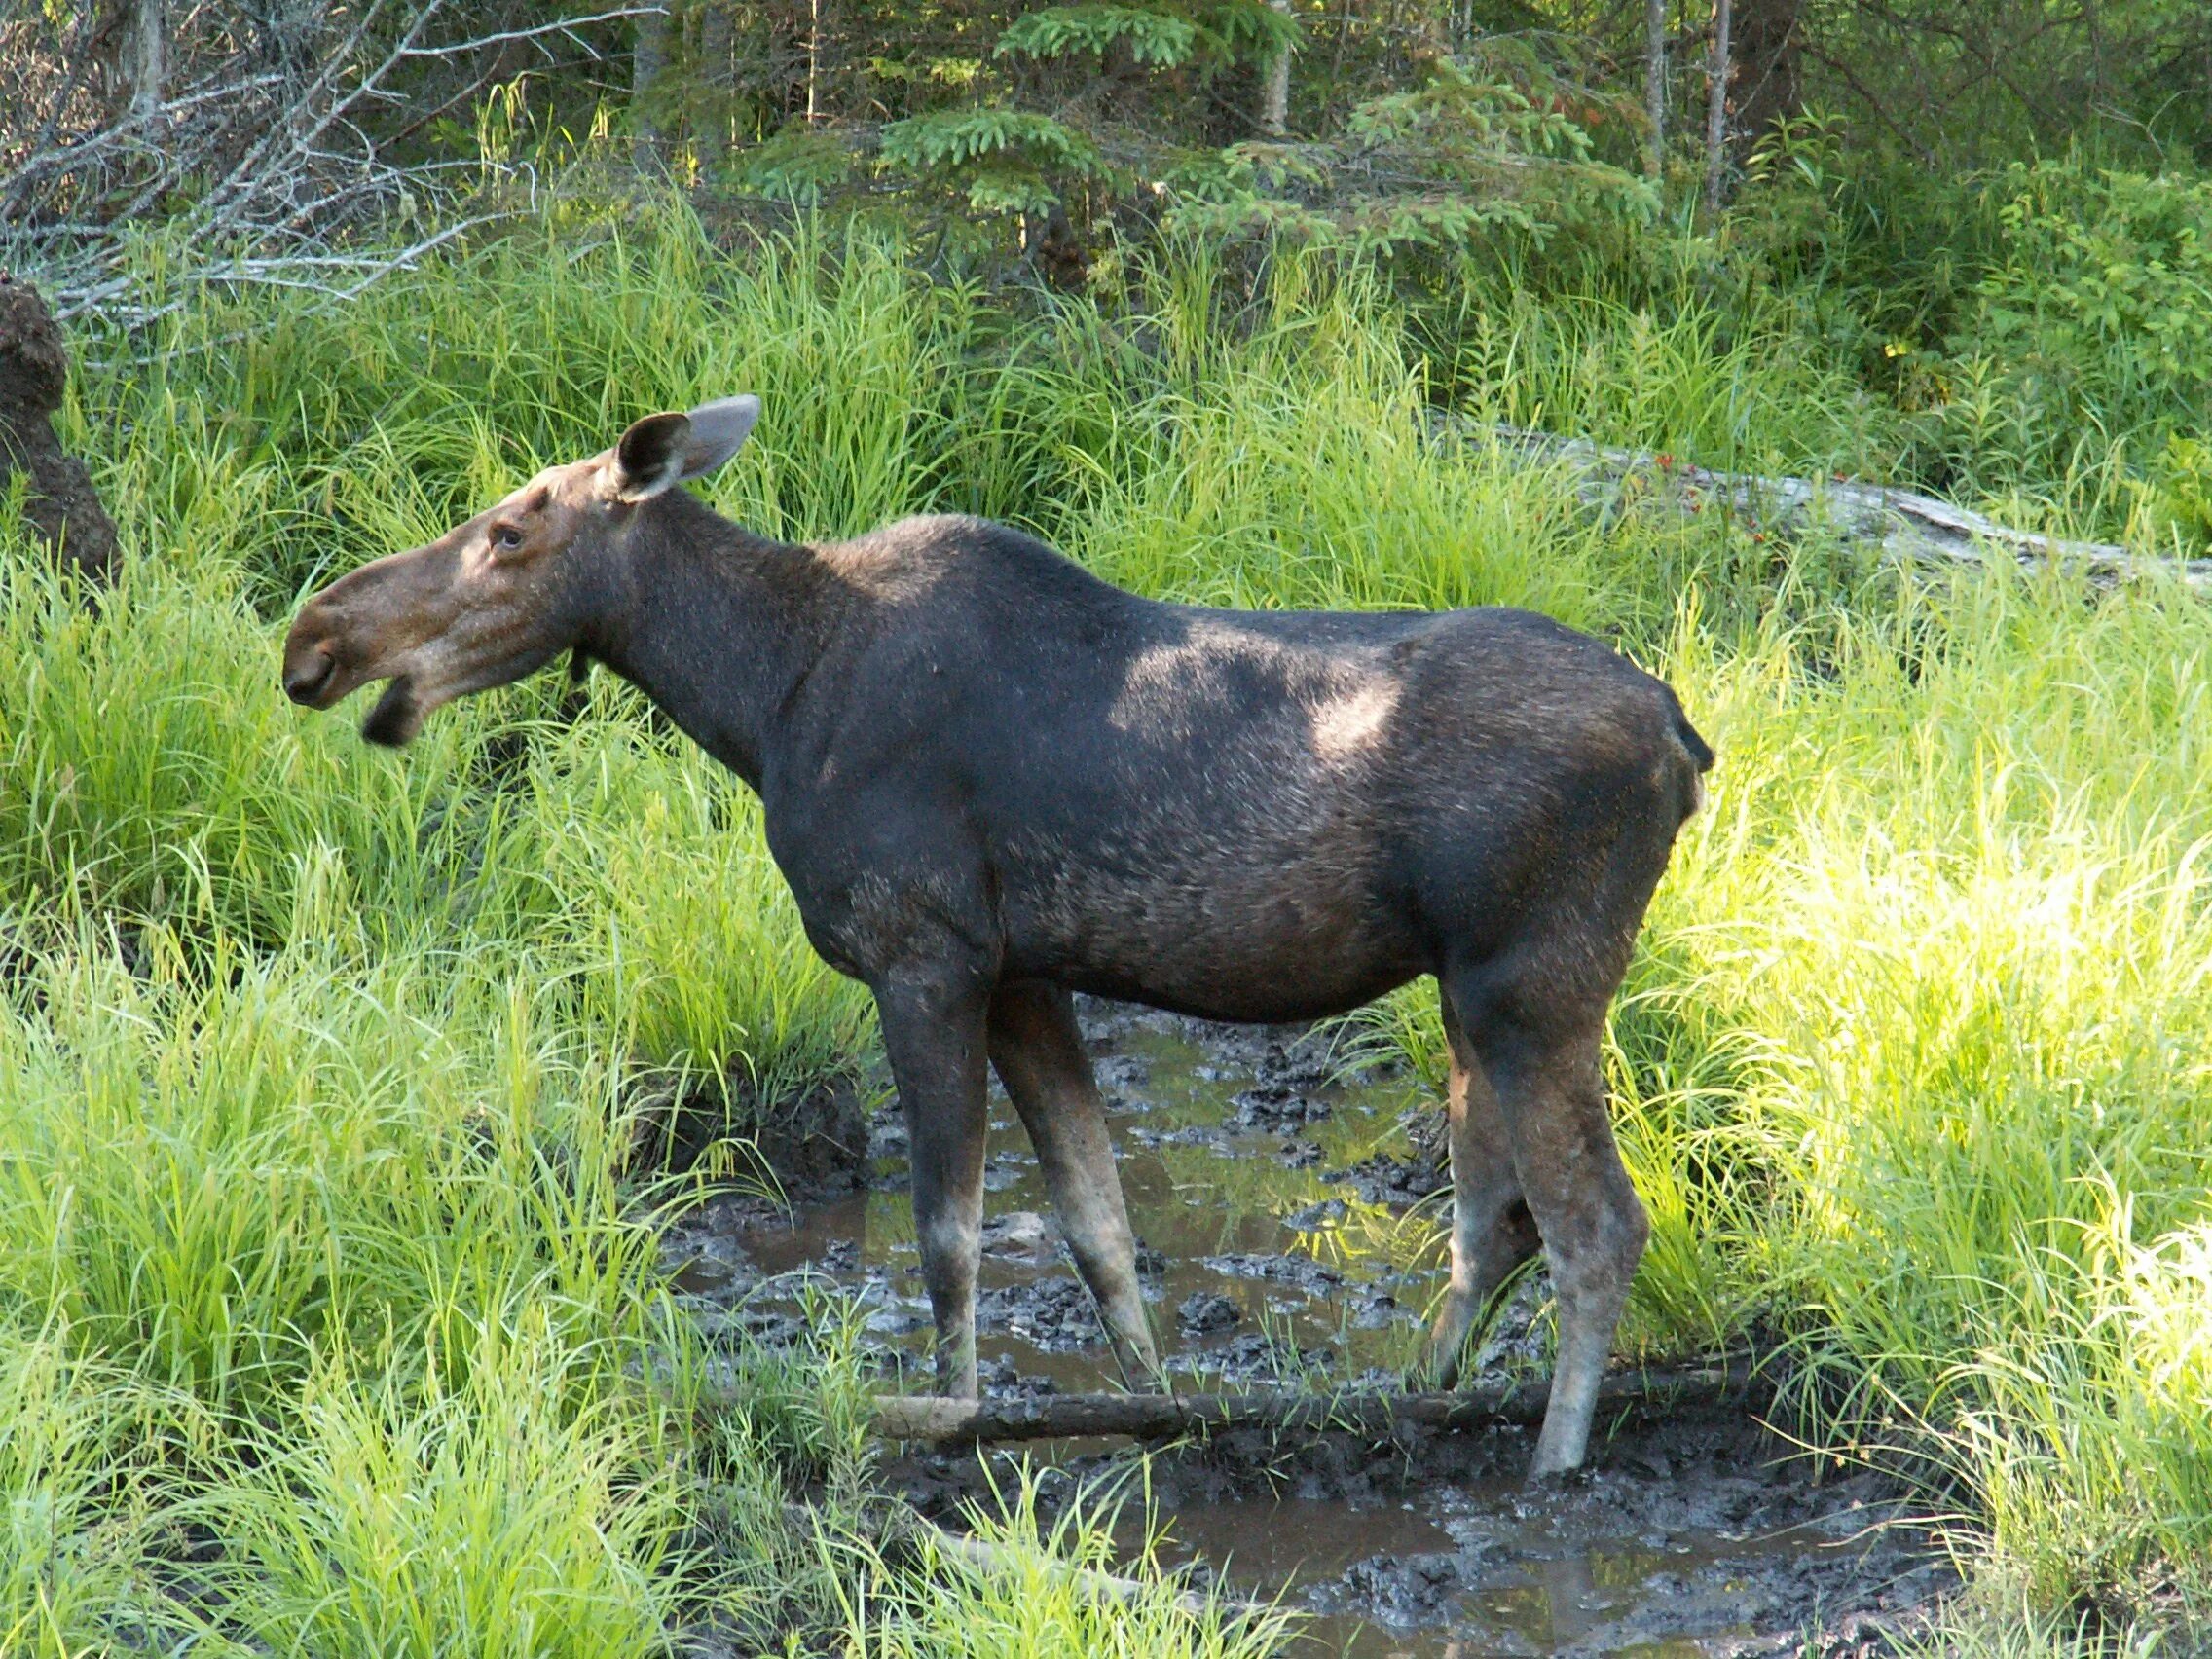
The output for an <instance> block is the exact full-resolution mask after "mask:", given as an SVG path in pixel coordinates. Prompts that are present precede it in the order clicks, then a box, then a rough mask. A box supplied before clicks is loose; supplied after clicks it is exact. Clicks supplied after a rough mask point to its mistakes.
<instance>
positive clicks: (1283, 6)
mask: <svg viewBox="0 0 2212 1659" xmlns="http://www.w3.org/2000/svg"><path fill="white" fill-rule="evenodd" d="M1268 5H1269V6H1270V7H1271V8H1272V10H1274V11H1276V12H1279V13H1281V14H1282V15H1283V16H1284V17H1286V18H1287V17H1289V16H1290V0H1268ZM1260 130H1261V131H1262V132H1264V133H1266V134H1267V135H1268V136H1269V137H1270V138H1280V137H1282V136H1283V135H1284V134H1285V133H1287V132H1288V131H1289V130H1290V48H1289V47H1287V46H1286V47H1284V48H1283V49H1282V50H1281V51H1280V52H1278V53H1276V54H1275V55H1274V60H1273V61H1272V62H1271V63H1270V64H1269V65H1268V79H1267V83H1266V85H1265V86H1264V87H1263V88H1262V89H1261V93H1260Z"/></svg>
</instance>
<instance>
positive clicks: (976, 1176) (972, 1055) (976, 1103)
mask: <svg viewBox="0 0 2212 1659" xmlns="http://www.w3.org/2000/svg"><path fill="white" fill-rule="evenodd" d="M875 1001H876V1009H877V1012H878V1014H880V1015H881V1018H882V1022H883V1046H884V1050H885V1051H886V1052H887V1053H888V1054H889V1056H890V1059H891V1075H892V1079H893V1081H894V1082H895V1083H897V1085H898V1086H899V1104H900V1106H901V1108H902V1109H903V1112H904V1114H905V1118H906V1135H907V1141H908V1144H909V1147H910V1148H911V1159H912V1168H913V1196H914V1233H915V1235H916V1238H917V1240H918V1241H919V1243H920V1245H921V1252H922V1279H923V1282H924V1283H925V1284H926V1285H927V1286H928V1288H929V1293H930V1311H931V1313H932V1314H933V1315H934V1316H935V1319H936V1323H937V1376H938V1386H939V1387H940V1389H941V1390H942V1391H943V1392H945V1393H947V1394H950V1395H952V1396H953V1397H955V1398H957V1399H967V1400H972V1399H974V1398H976V1394H977V1388H976V1270H977V1264H978V1262H979V1260H980V1258H981V1255H982V1226H983V1137H984V1131H985V1128H986V1126H987V1124H988V1118H987V1115H986V1107H985V1098H984V1093H985V1083H986V1080H985V1074H984V1069H983V1068H984V1010H985V993H984V992H983V991H982V990H981V989H979V988H976V987H972V986H969V985H966V984H961V983H958V982H948V981H946V980H945V979H943V978H941V977H939V976H935V975H920V976H901V977H892V978H887V979H886V980H885V981H884V982H882V983H879V984H878V985H877V986H876V987H875Z"/></svg>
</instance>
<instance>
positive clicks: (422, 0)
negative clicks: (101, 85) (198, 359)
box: [0, 0, 666, 327]
mask: <svg viewBox="0 0 2212 1659" xmlns="http://www.w3.org/2000/svg"><path fill="white" fill-rule="evenodd" d="M447 10H448V6H447V0H366V4H364V5H361V6H359V7H355V8H350V9H340V8H316V7H302V8H300V10H299V15H298V18H295V19H293V20H294V21H296V22H298V23H299V25H300V27H301V28H303V29H306V30H308V31H310V32H309V34H308V40H309V43H310V45H311V47H312V50H310V51H306V52H303V53H301V54H300V55H298V58H297V60H296V61H294V62H289V63H287V65H286V66H285V67H282V68H276V69H273V68H270V67H268V65H267V45H266V42H265V41H263V40H262V39H261V38H260V37H259V35H258V34H257V32H256V25H255V23H254V21H253V19H252V18H248V17H247V16H246V14H245V13H244V12H243V11H242V10H241V8H240V6H239V5H238V4H237V3H236V0H232V3H229V4H225V3H221V0H218V3H216V4H210V5H205V6H202V7H198V8H196V9H195V10H194V11H193V12H192V13H191V14H190V16H191V18H192V19H193V24H192V27H191V28H190V29H180V34H179V38H178V40H177V41H176V43H175V49H176V60H175V61H176V72H175V74H174V76H173V80H174V83H175V85H176V88H177V90H176V91H175V92H173V94H172V95H169V96H167V97H166V98H165V99H162V100H159V101H153V102H150V103H149V102H147V101H145V100H137V101H134V102H133V103H132V104H130V105H128V106H126V107H123V108H112V107H107V106H106V105H103V103H102V102H101V99H100V97H99V96H98V95H97V87H96V84H94V83H96V77H95V78H94V82H88V81H87V79H86V76H85V75H84V73H83V72H82V66H81V63H79V62H77V61H75V60H74V59H73V58H72V55H71V49H73V48H74V47H75V46H77V45H78V42H77V41H76V39H75V37H74V36H70V37H69V38H67V39H59V38H55V37H51V36H42V35H40V34H39V33H38V32H37V31H38V29H39V28H40V26H41V25H39V24H38V23H37V22H35V21H28V22H25V21H18V22H10V23H5V24H0V59H4V60H5V64H6V66H5V68H4V69H0V167H5V169H6V171H5V173H4V174H0V266H6V267H12V268H14V269H16V270H18V271H21V272H23V273H25V274H26V275H31V276H37V277H38V279H39V280H40V281H41V283H42V285H43V286H44V287H45V289H46V291H47V293H48V295H49V297H50V299H51V301H52V305H53V310H54V313H55V316H56V317H57V318H59V319H61V320H63V321H67V320H70V319H73V318H76V317H81V316H84V315H86V314H88V313H94V312H97V313H100V314H101V315H102V316H103V317H104V318H106V319H107V320H109V321H111V322H117V323H121V324H123V325H124V326H126V327H141V326H143V325H145V324H146V323H148V322H151V321H153V320H155V319H156V318H158V317H160V316H162V315H165V314H166V313H169V312H170V311H173V310H174V309H176V302H170V303H166V304H164V303H158V302H155V301H152V300H141V299H139V298H138V296H139V294H140V292H141V289H142V282H143V279H142V277H141V276H140V271H139V266H138V265H137V264H136V263H134V262H133V260H132V259H131V257H130V255H129V250H128V239H129V236H130V234H131V233H132V232H133V230H135V229H137V228H140V227H143V226H144V225H145V224H147V223H148V222H164V229H165V231H166V235H167V237H168V239H169V240H171V242H172V244H173V245H174V246H175V247H176V248H178V249H180V250H183V251H184V253H185V257H186V258H187V259H188V260H189V261H191V262H192V263H191V265H190V266H189V267H188V268H187V269H186V270H185V271H183V272H182V273H181V275H183V276H185V277H186V279H187V280H186V281H185V282H183V283H175V281H174V278H175V276H177V275H179V273H178V272H177V271H176V270H175V268H174V266H173V265H172V267H171V269H170V271H169V272H168V274H167V276H168V279H169V281H170V282H171V283H172V285H173V286H174V287H177V288H189V287H191V286H193V285H195V284H196V283H197V282H201V281H208V280H212V281H218V282H226V283H254V284H263V285H273V286H287V287H295V288H308V289H312V290H313V291H315V292H318V293H321V294H324V295H325V296H327V297H329V298H331V299H333V300H339V299H345V298H349V297H350V296H351V295H353V294H356V293H358V292H359V291H360V289H361V288H362V287H363V286H365V285H366V284H367V283H369V282H372V281H374V280H376V279H377V278H378V277H379V276H383V275H385V274H387V273H389V272H391V271H396V270H401V269H404V268H406V267H407V266H408V265H410V264H412V263H414V262H415V261H416V260H418V259H420V258H421V257H422V256H423V255H424V253H425V252H427V251H429V250H430V249H431V248H434V247H437V246H440V245H443V244H444V243H446V242H449V241H451V240H454V239H455V238H456V237H458V236H461V235H462V234H464V233H465V232H466V231H468V230H471V229H474V228H477V227H479V226H482V225H486V224H490V223H492V222H494V221H495V220H497V219H498V218H502V217H505V216H506V215H507V214H509V213H511V212H514V211H518V210H521V209H523V208H525V207H527V206H528V205H530V204H531V198H532V197H533V196H534V195H535V185H532V186H531V188H530V189H527V190H517V189H515V188H514V187H515V186H516V184H517V183H518V181H524V180H528V179H530V177H531V174H530V169H529V168H528V167H527V166H522V165H517V166H507V167H498V166H491V165H489V164H483V163H479V162H477V161H474V160H471V161H470V162H468V163H467V164H466V165H465V166H463V165H461V164H456V163H454V162H452V161H450V160H449V161H444V162H438V161H416V160H414V159H412V158H407V159H402V157H401V155H400V153H399V152H398V150H397V143H398V141H399V139H400V138H402V137H404V135H405V132H406V131H407V130H408V129H409V126H410V122H411V118H412V114H413V111H414V110H415V109H417V108H419V107H422V106H423V105H424V104H425V103H427V104H429V105H431V106H433V107H448V108H450V107H452V106H453V105H454V104H455V103H457V102H461V101H463V100H465V99H467V98H469V97H472V96H474V95H476V94H477V93H478V92H482V90H483V89H484V88H485V87H486V86H488V85H489V84H490V79H491V76H492V75H493V73H494V72H495V69H496V68H497V66H498V53H497V51H496V49H498V48H500V47H504V46H509V45H527V46H531V47H534V48H535V50H536V51H537V53H538V54H539V55H548V49H547V42H549V41H550V40H552V39H554V38H555V37H559V38H560V39H562V40H565V41H567V42H568V43H570V44H571V45H572V46H573V47H575V48H576V49H577V50H580V51H582V52H583V53H584V54H586V55H592V56H597V55H601V54H600V52H599V51H598V50H596V49H595V48H594V46H593V44H592V42H591V40H590V39H589V38H588V36H587V32H586V31H590V30H593V29H600V28H604V26H605V25H608V24H610V23H615V22H619V21H620V20H622V19H624V18H636V17H640V16H645V15H647V14H651V15H655V16H659V15H662V14H664V13H665V10H666V8H665V6H664V5H663V4H661V3H660V0H635V3H632V4H626V5H618V6H607V5H604V4H602V5H599V6H595V7H593V8H592V9H590V10H580V11H577V12H574V13H571V14H570V15H567V16H562V17H557V18H554V19H552V20H550V21H542V22H534V21H529V20H528V19H527V18H525V19H524V20H520V21H517V22H516V24H515V26H513V27H510V28H497V29H492V30H489V31H486V30H484V29H483V26H482V22H481V21H479V22H478V25H477V32H475V33H471V34H468V35H466V36H465V37H462V38H454V39H450V40H442V39H439V38H437V35H436V28H437V25H439V24H440V23H441V22H442V21H444V19H445V16H446V13H447ZM479 16H480V14H479ZM79 56H81V54H79ZM387 110H401V111H405V112H407V116H408V119H405V120H400V121H397V122H394V121H391V120H387V119H386V118H385V117H384V116H383V115H382V114H381V113H380V112H383V111H387ZM393 127H396V128H397V129H398V130H397V131H396V132H394V131H391V130H387V129H390V128H393ZM193 180H210V181H212V182H211V183H209V184H208V185H206V187H205V188H198V189H195V188H191V182H192V181H193ZM487 181H489V183H487ZM171 208H173V211H169V209H171ZM395 210H396V211H399V212H401V214H402V217H407V216H412V215H417V214H421V215H422V217H421V218H418V219H416V220H415V221H414V228H413V229H412V231H411V235H410V237H409V238H408V239H394V238H393V237H391V236H390V235H389V227H390V225H391V223H392V215H393V214H394V212H395ZM165 213H166V214H167V216H166V221H164V215H165ZM433 228H434V232H435V234H433V235H429V236H424V235H423V232H424V230H425V229H433ZM399 240H405V243H406V245H396V243H397V242H398V241H399Z"/></svg>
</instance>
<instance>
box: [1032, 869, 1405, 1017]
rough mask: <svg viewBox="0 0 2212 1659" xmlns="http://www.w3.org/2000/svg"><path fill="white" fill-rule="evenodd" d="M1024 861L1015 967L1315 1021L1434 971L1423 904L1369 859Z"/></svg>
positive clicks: (1093, 987)
mask: <svg viewBox="0 0 2212 1659" xmlns="http://www.w3.org/2000/svg"><path fill="white" fill-rule="evenodd" d="M1283 850H1284V849H1280V848H1267V849H1261V848H1255V849H1252V854H1253V856H1251V857H1244V858H1236V859H1221V858H1213V859H1204V860H1192V859H1187V858H1184V859H1178V858H1173V857H1167V858H1161V859H1160V860H1158V861H1157V862H1155V863H1154V864H1153V865H1152V866H1151V867H1149V868H1147V867H1145V866H1142V865H1137V864H1133V863H1127V862H1124V861H1123V860H1121V859H1116V860H1114V861H1113V862H1112V863H1111V864H1106V863H1098V862H1092V861H1088V860H1071V859H1062V860H1060V861H1057V862H1053V861H1051V860H1035V861H1032V860H1023V861H1021V865H1022V866H1024V867H1020V868H1018V869H1014V870H1008V871H1006V872H1003V873H1004V875H1005V876H1007V877H1011V878H1012V879H1004V880H1003V882H1002V887H1001V898H1002V916H1003V918H1004V923H1005V926H1006V943H1007V966H1008V968H1009V969H1010V970H1011V971H1012V972H1014V973H1016V974H1027V975H1033V976H1035V977H1040V978H1048V979H1051V980H1054V981H1056V982H1058V983H1061V984H1065V985H1068V986H1071V987H1072V988H1074V989H1077V990H1083V991H1088V992H1091V993H1093V994H1095V995H1098V996H1109V997H1119V998H1123V999H1125V1000H1128V1001H1132V1002H1143V1003H1150V1004H1152V1005H1154V1006H1156V1007H1161V1008H1169V1009H1173V1010H1176V1011H1177V1012H1180V1013H1185V1014H1200V1015H1203V1016H1205V1017H1208V1018H1214V1019H1244V1020H1290V1019H1312V1018H1318V1017H1320V1016H1322V1015H1324V1014H1338V1013H1342V1012H1344V1011H1345V1010H1346V1009H1350V1008H1356V1007H1358V1006H1359V1005H1360V1004H1361V1003H1364V1002H1369V1001H1372V1000H1373V999H1374V998H1376V997H1378V996H1381V995H1383V993H1384V992H1386V991H1388V990H1391V989H1393V988H1394V987H1396V986H1398V985H1401V984H1403V983H1405V982H1406V981H1407V980H1408V979H1411V978H1413V977H1415V976H1417V975H1419V974H1421V973H1424V972H1426V971H1427V969H1428V966H1429V964H1428V962H1427V960H1426V952H1425V950H1424V948H1423V944H1422V939H1421V935H1420V930H1419V928H1418V926H1417V924H1416V919H1415V917H1414V916H1413V915H1412V913H1411V906H1410V905H1409V904H1407V903H1398V902H1393V899H1392V897H1391V896H1390V895H1389V894H1387V893H1386V892H1384V891H1383V890H1382V884H1381V883H1380V882H1379V881H1378V880H1377V879H1376V872H1375V871H1374V869H1373V868H1372V866H1369V865H1368V863H1367V861H1365V860H1356V861H1355V860H1345V859H1341V858H1337V859H1331V858H1314V857H1310V856H1309V857H1306V858H1297V857H1292V858H1290V859H1288V860H1287V861H1286V860H1284V859H1282V858H1280V857H1279V856H1277V857H1275V858H1273V859H1272V860H1271V859H1270V858H1268V857H1267V856H1266V855H1268V854H1270V853H1273V854H1276V855H1279V854H1280V853H1281V852H1282V851H1283Z"/></svg>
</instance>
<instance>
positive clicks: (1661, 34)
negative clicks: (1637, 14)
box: [1643, 0, 1667, 183]
mask: <svg viewBox="0 0 2212 1659" xmlns="http://www.w3.org/2000/svg"><path fill="white" fill-rule="evenodd" d="M1643 113H1644V114H1645V115H1646V116H1648V117H1649V118H1650V122H1651V149H1650V151H1649V153H1648V154H1647V155H1646V156H1645V157H1644V160H1643V170H1644V171H1645V172H1647V173H1649V174H1650V175H1651V177H1652V180H1653V182H1654V183H1656V182H1657V181H1658V178H1659V174H1660V170H1661V168H1662V167H1663V166H1664V165H1665V163H1666V159H1667V0H1644V6H1643Z"/></svg>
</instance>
